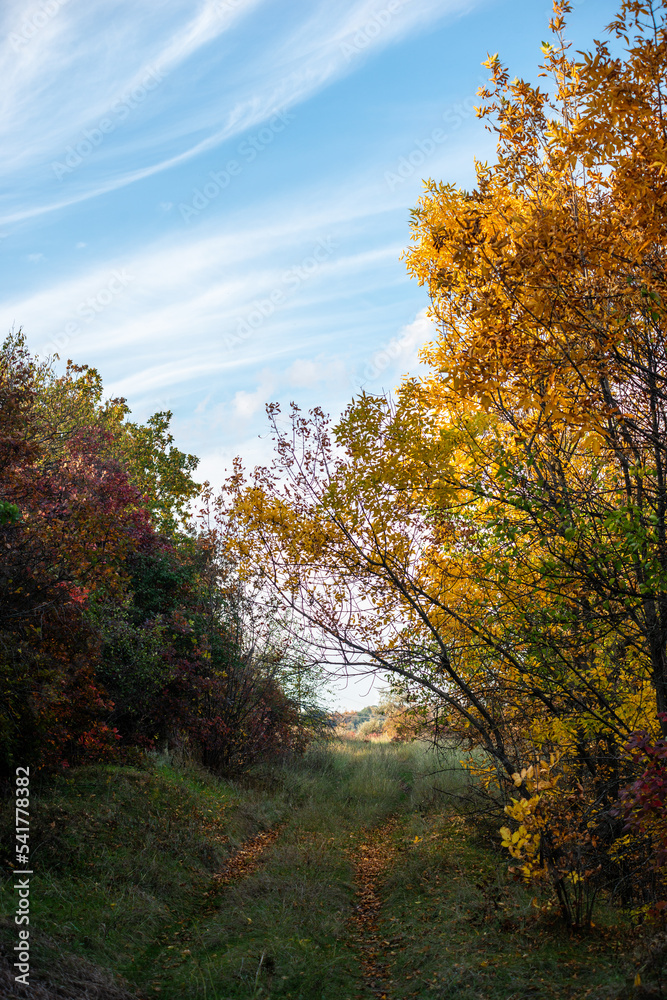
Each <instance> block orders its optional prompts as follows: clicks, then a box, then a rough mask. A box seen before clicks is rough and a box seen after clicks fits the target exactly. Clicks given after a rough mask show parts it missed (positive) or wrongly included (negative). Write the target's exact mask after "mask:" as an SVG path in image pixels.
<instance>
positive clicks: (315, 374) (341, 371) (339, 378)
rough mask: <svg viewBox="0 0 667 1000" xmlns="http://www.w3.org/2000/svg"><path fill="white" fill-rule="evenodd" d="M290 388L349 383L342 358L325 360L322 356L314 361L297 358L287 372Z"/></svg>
mask: <svg viewBox="0 0 667 1000" xmlns="http://www.w3.org/2000/svg"><path fill="white" fill-rule="evenodd" d="M286 376H287V382H288V384H289V385H290V386H294V387H296V388H303V387H308V386H314V385H317V384H318V383H319V382H328V383H329V384H330V385H332V384H342V383H346V382H348V381H349V375H348V372H347V369H346V367H345V364H344V362H343V361H342V360H341V359H340V358H331V357H329V358H325V357H322V356H321V355H320V356H319V357H318V358H315V359H314V360H309V359H306V358H297V359H296V361H295V362H294V363H293V364H291V365H290V367H289V368H288V369H287V372H286Z"/></svg>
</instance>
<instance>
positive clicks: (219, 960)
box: [0, 742, 628, 1000]
mask: <svg viewBox="0 0 667 1000" xmlns="http://www.w3.org/2000/svg"><path fill="white" fill-rule="evenodd" d="M436 768H437V762H436V761H435V760H434V759H433V758H431V757H430V756H429V754H428V753H427V752H426V751H424V750H423V749H420V748H419V747H417V746H414V745H412V746H407V745H400V744H399V745H397V744H365V743H355V742H343V743H341V744H339V745H336V746H333V747H329V748H316V747H314V748H312V749H311V750H310V751H309V752H308V754H306V756H305V757H304V758H303V759H301V760H297V761H292V762H291V763H286V764H283V765H281V766H276V767H273V768H271V769H265V770H264V771H262V772H257V773H256V774H255V775H254V778H253V780H252V781H251V782H249V783H247V784H245V785H236V784H230V783H225V782H221V781H218V780H217V779H214V778H212V777H211V776H208V775H206V774H205V773H201V772H198V771H196V770H194V769H191V768H190V769H188V768H179V767H175V766H174V765H173V764H171V763H170V762H168V761H167V760H154V761H153V762H152V763H150V764H148V765H147V766H146V768H145V769H129V768H104V767H94V768H86V769H81V770H79V771H76V772H74V773H72V774H71V775H69V776H66V777H62V778H59V779H58V780H57V781H56V782H55V783H53V784H52V785H51V786H50V787H48V788H44V789H42V790H41V791H40V790H39V789H36V791H37V794H36V796H35V799H34V802H33V805H32V834H31V843H32V846H33V861H34V868H35V872H36V875H35V877H34V878H33V881H32V897H31V904H32V916H31V931H32V937H33V940H34V943H35V945H36V948H35V953H34V956H33V962H32V972H33V976H34V979H35V981H38V980H41V981H43V982H44V983H48V982H51V983H57V982H61V983H70V984H72V983H73V982H75V981H79V980H80V981H82V982H84V981H86V977H88V979H89V980H92V979H94V978H95V977H97V980H98V986H97V987H95V988H96V989H97V992H96V993H88V994H85V993H83V992H79V993H76V992H72V993H71V994H70V995H72V996H81V997H83V996H96V997H99V998H100V1000H103V998H106V997H108V998H111V997H113V996H121V995H122V990H125V991H127V992H128V993H129V994H130V995H137V996H141V997H157V996H159V997H164V998H168V1000H182V998H186V997H187V998H197V1000H198V998H201V1000H250V998H258V997H268V996H271V997H285V998H288V997H289V998H294V1000H297V998H300V1000H320V998H321V1000H346V998H349V1000H352V998H370V997H372V996H374V995H378V994H377V993H374V992H373V991H372V989H371V985H370V982H369V978H368V974H367V969H368V966H369V965H370V966H371V967H372V966H373V963H375V965H376V966H377V968H378V969H382V970H384V973H383V974H384V975H385V979H384V982H386V984H387V985H386V989H387V995H388V996H389V997H390V998H393V997H395V998H397V1000H398V998H404V997H409V996H415V997H423V998H425V1000H436V998H437V1000H446V998H452V1000H453V998H454V997H456V998H457V1000H472V998H485V1000H493V998H498V1000H500V998H504V1000H510V997H511V998H513V1000H518V998H519V997H524V996H525V997H528V996H530V997H543V998H556V997H559V998H560V997H563V998H565V997H568V998H569V997H579V996H581V997H584V996H587V997H599V998H602V997H609V996H611V995H614V992H615V993H616V994H617V993H618V988H619V986H620V985H621V983H622V981H623V976H624V975H627V971H628V967H627V961H626V958H625V956H624V954H623V944H622V942H623V941H624V940H625V931H624V930H623V931H621V929H619V928H618V927H617V926H615V925H614V920H613V919H611V918H610V917H609V915H607V917H606V918H605V916H604V914H603V915H602V921H601V923H602V926H601V927H599V928H598V929H596V931H595V933H594V934H593V935H591V936H590V937H589V938H587V939H586V940H579V939H576V938H572V937H569V936H568V935H567V933H566V932H564V931H562V930H559V929H558V928H557V927H556V926H554V921H553V919H552V918H550V917H549V916H548V915H545V914H544V913H541V912H540V911H539V910H538V909H537V908H536V907H535V906H534V905H533V904H532V896H531V894H530V893H528V892H527V891H526V890H524V889H523V888H522V887H521V886H518V885H517V884H515V883H514V882H511V881H510V880H509V879H508V876H507V871H506V869H507V864H506V860H505V859H504V858H502V856H501V855H500V854H499V853H494V851H493V850H492V849H491V848H490V847H489V846H487V845H484V844H482V843H480V842H479V841H478V840H476V839H475V836H474V835H473V833H472V832H471V831H470V829H468V827H467V824H466V822H465V820H464V819H462V818H461V817H460V816H458V815H457V814H456V813H453V812H452V811H451V807H450V806H448V805H447V803H448V801H449V800H448V799H447V797H446V796H443V795H442V791H443V790H445V791H446V790H453V789H454V788H455V787H456V786H457V784H460V782H461V780H462V779H461V775H460V773H458V774H457V772H456V770H455V769H454V770H452V771H448V772H445V773H443V774H435V775H434V774H432V773H431V772H433V771H434V770H436ZM390 818H391V822H390V823H388V822H387V821H388V820H390ZM383 824H384V825H386V831H387V832H386V837H385V839H386V840H387V845H386V850H387V851H388V852H389V853H388V854H387V858H390V859H391V861H390V863H387V864H386V866H385V869H384V870H382V871H379V872H378V874H377V877H375V876H374V878H375V884H376V889H377V898H378V900H379V903H378V905H379V910H378V915H377V934H375V932H374V933H373V936H372V937H371V938H370V939H369V940H368V941H364V940H362V939H360V938H359V935H355V933H353V930H352V928H351V923H350V918H351V916H352V915H353V914H354V913H355V912H357V910H355V907H357V908H358V907H361V908H362V909H363V905H364V903H363V897H362V896H360V895H359V892H360V890H359V881H358V880H359V872H358V869H357V867H355V864H356V861H357V859H358V858H359V857H360V852H363V850H364V849H365V848H366V846H367V844H366V842H367V841H368V838H369V831H373V830H376V831H379V834H382V830H383ZM8 825H9V824H8V820H7V816H6V815H4V816H3V826H4V829H5V831H6V835H3V843H4V844H8V843H10V839H9V829H8ZM262 831H273V833H272V836H271V837H269V838H264V839H262V838H261V837H260V838H259V839H258V840H254V838H256V837H257V835H258V834H261V833H262ZM382 836H385V835H384V834H382ZM376 839H377V837H376ZM243 844H246V845H249V846H248V848H247V850H246V851H245V853H242V854H240V855H236V854H235V852H236V851H237V850H238V848H240V847H241V845H243ZM235 856H236V858H237V860H236V863H235V865H234V864H233V865H232V868H231V869H228V867H227V866H228V862H229V859H230V858H234V857H235ZM6 860H9V859H6ZM225 872H227V873H228V874H227V875H225ZM216 876H222V877H216ZM0 898H1V901H2V914H3V922H2V927H1V938H0V940H1V942H2V946H3V951H4V953H5V955H7V954H8V952H9V951H10V950H11V947H12V946H13V944H14V943H15V928H14V927H13V925H12V924H11V922H10V915H11V913H12V912H13V910H14V899H13V893H12V888H11V882H10V881H8V880H6V881H5V882H4V883H3V888H2V896H1V897H0ZM360 900H361V902H360ZM364 970H366V972H364ZM114 991H116V992H114ZM17 995H22V994H17ZM45 995H47V994H45ZM51 995H53V996H56V995H58V994H57V993H55V992H54V993H52V994H51ZM60 995H65V994H60Z"/></svg>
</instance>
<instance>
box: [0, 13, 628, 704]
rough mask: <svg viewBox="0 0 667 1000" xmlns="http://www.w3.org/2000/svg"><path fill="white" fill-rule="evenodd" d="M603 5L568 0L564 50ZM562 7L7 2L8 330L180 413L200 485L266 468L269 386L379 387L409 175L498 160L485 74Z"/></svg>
mask: <svg viewBox="0 0 667 1000" xmlns="http://www.w3.org/2000/svg"><path fill="white" fill-rule="evenodd" d="M615 8H616V4H615V3H611V2H609V0H583V2H581V3H577V4H576V5H575V9H574V11H573V14H572V15H571V18H570V30H569V35H570V37H571V38H572V39H573V41H574V42H575V46H576V47H577V48H581V47H588V46H589V45H590V42H591V40H592V38H593V37H601V36H602V34H603V28H604V26H605V25H606V24H607V23H608V22H609V21H610V20H611V18H612V16H613V14H614V11H615ZM550 12H551V4H550V2H545V0H478V2H474V0H335V2H328V3H325V2H321V0H289V2H286V0H282V2H277V0H39V2H38V3H35V4H30V3H26V2H25V0H4V3H3V5H2V11H1V12H0V19H1V23H2V42H1V43H0V45H1V47H0V70H1V75H2V80H3V89H2V95H1V96H0V101H2V104H3V105H4V108H3V111H4V113H3V115H2V117H1V119H0V120H1V121H2V128H3V131H4V134H3V136H2V144H3V152H4V155H3V157H2V166H1V168H0V169H1V170H2V177H1V178H0V252H1V253H2V254H3V256H4V262H3V269H2V295H1V299H0V301H1V303H2V323H3V326H4V328H5V329H6V330H8V329H11V328H12V327H16V328H17V327H19V326H21V327H23V329H24V331H25V333H26V335H27V337H28V343H29V345H30V347H31V349H32V350H33V351H35V352H37V353H39V354H40V355H48V354H53V353H54V352H56V351H57V352H58V354H59V355H60V357H61V359H62V360H63V361H64V360H65V359H66V358H68V357H71V358H73V359H74V360H75V361H76V362H78V363H87V364H90V365H93V366H94V367H96V368H98V369H99V370H100V372H101V374H102V376H103V379H104V383H105V385H106V386H107V389H108V392H109V394H110V395H122V396H125V397H126V398H127V399H128V402H129V405H130V406H131V408H132V411H133V413H134V416H135V417H136V418H137V419H145V418H146V417H148V416H149V415H150V414H151V413H153V412H155V411H156V410H163V409H171V410H172V411H173V413H174V422H173V427H174V434H175V437H176V440H177V443H178V445H179V447H181V448H182V449H184V450H186V451H189V452H193V453H194V454H196V455H198V456H199V457H200V459H201V466H200V474H201V477H202V478H208V479H210V480H211V481H212V482H214V483H219V482H221V480H222V478H223V476H224V470H225V468H227V467H229V465H230V464H231V460H232V458H233V457H234V455H236V454H240V455H241V456H242V457H243V458H244V459H245V461H246V463H247V464H249V465H253V464H255V463H256V462H258V461H264V460H266V459H268V458H269V455H270V451H269V449H270V443H269V441H268V440H267V438H266V434H265V430H266V424H265V416H264V404H265V403H266V402H267V401H269V400H278V401H280V402H281V403H282V404H284V406H287V405H288V404H289V402H290V400H295V401H297V402H298V403H299V405H301V406H302V407H303V408H308V407H310V406H313V405H320V406H322V407H323V408H324V409H325V410H326V411H327V412H330V413H332V414H336V413H339V412H340V411H341V410H342V409H343V407H344V406H345V404H346V402H347V401H348V400H349V399H350V398H351V396H352V395H353V394H354V393H355V392H358V391H359V389H360V388H361V387H364V388H366V389H368V390H370V391H380V390H382V389H388V388H392V387H393V386H394V385H396V383H397V382H398V381H399V379H400V377H401V375H403V374H404V373H405V372H407V371H409V370H414V368H415V365H416V363H417V351H418V349H419V346H420V345H421V344H422V343H423V342H424V340H425V339H427V338H428V337H429V335H430V328H429V323H428V321H427V320H426V318H425V315H424V310H425V307H426V305H427V300H426V294H425V292H424V289H423V288H420V287H419V286H418V285H417V284H416V283H415V282H413V281H410V280H409V279H408V277H407V274H406V271H405V266H404V264H403V263H402V262H401V260H400V255H401V251H402V249H403V248H404V247H405V245H406V244H407V242H408V233H409V230H408V219H409V210H410V208H411V207H412V206H413V205H414V204H415V202H416V200H417V198H418V197H419V194H420V192H421V189H422V184H421V181H422V177H427V176H432V177H434V178H436V179H443V180H446V181H453V182H456V183H460V184H462V185H464V186H465V185H466V184H470V183H471V182H472V179H473V157H475V156H476V157H478V158H479V159H490V158H492V157H493V153H494V141H493V137H492V136H491V135H490V134H489V133H488V132H486V131H485V129H484V125H483V123H482V122H480V121H478V120H477V119H476V118H475V116H474V112H473V111H472V108H473V105H474V104H476V103H479V102H478V100H477V98H476V96H475V94H476V90H477V88H478V87H479V85H480V84H481V83H483V82H484V80H485V79H486V75H487V74H486V71H485V70H483V69H482V67H481V65H480V64H481V62H482V61H483V60H484V59H485V57H486V53H487V52H496V51H497V52H499V53H500V56H501V58H502V60H503V61H504V62H506V63H508V64H509V66H510V69H511V72H512V74H513V75H518V76H524V77H527V78H530V79H535V78H536V74H537V63H538V61H539V58H540V49H539V46H540V42H541V40H542V39H545V38H546V37H547V25H548V20H549V16H550ZM366 686H367V685H366ZM346 698H347V700H348V701H349V702H350V704H352V703H357V701H358V697H357V695H356V694H355V695H354V697H353V696H352V695H351V694H350V697H347V696H346ZM361 700H362V701H365V702H370V701H373V695H372V694H371V696H370V697H369V698H362V699H361Z"/></svg>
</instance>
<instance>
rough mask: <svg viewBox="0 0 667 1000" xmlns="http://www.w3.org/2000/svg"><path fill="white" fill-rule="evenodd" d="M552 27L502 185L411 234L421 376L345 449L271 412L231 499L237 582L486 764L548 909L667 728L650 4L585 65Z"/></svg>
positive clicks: (658, 221) (661, 125)
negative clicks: (637, 747)
mask: <svg viewBox="0 0 667 1000" xmlns="http://www.w3.org/2000/svg"><path fill="white" fill-rule="evenodd" d="M569 10H570V5H569V4H568V3H556V4H555V5H554V18H553V21H552V24H551V28H552V42H551V43H550V44H545V45H544V47H543V53H544V60H545V62H544V66H543V74H542V75H543V76H544V77H545V78H546V81H547V82H546V84H545V86H544V87H541V86H535V85H533V84H531V83H529V82H527V81H524V80H517V79H514V80H512V79H511V78H510V75H509V73H508V71H507V70H506V69H505V67H504V66H503V65H502V63H501V62H500V60H499V58H498V57H497V56H492V57H490V58H489V59H488V61H487V63H486V65H487V66H488V68H489V69H490V70H491V73H492V79H491V83H490V85H489V86H488V87H486V88H484V89H483V91H482V92H481V97H482V107H481V109H480V115H481V116H482V117H483V118H486V119H487V121H488V122H489V124H490V127H491V128H493V129H494V130H495V132H496V133H497V136H498V156H497V160H496V162H495V163H493V164H491V165H488V164H482V163H478V164H477V165H476V171H477V184H476V187H475V188H474V190H472V191H464V190H459V189H457V188H456V187H455V186H454V185H451V184H442V183H436V182H434V181H429V182H428V183H427V185H426V193H425V195H424V197H423V198H422V199H421V201H420V203H419V205H418V206H417V208H416V210H415V213H414V219H413V231H412V245H411V247H410V249H409V251H408V253H407V261H408V267H409V270H410V272H411V273H412V274H413V275H414V276H415V277H417V278H418V280H419V281H421V282H423V283H424V284H426V285H427V287H428V290H429V294H430V297H431V302H432V307H431V314H432V317H433V319H434V320H435V323H436V331H437V336H436V337H435V339H434V341H433V343H432V344H431V345H429V346H428V347H427V348H426V350H425V351H424V353H423V359H424V361H425V362H426V363H427V364H428V367H429V372H428V374H427V375H426V376H425V377H423V378H421V379H419V380H416V379H412V380H409V379H408V380H406V381H405V382H404V383H403V385H402V386H401V387H400V389H399V390H398V392H397V394H396V397H395V400H391V399H382V398H380V399H378V398H372V397H368V396H362V397H360V398H359V399H357V400H355V401H354V402H353V403H352V404H351V405H350V407H349V408H348V410H347V412H346V413H345V415H344V417H343V418H342V420H341V421H339V423H338V424H337V426H336V427H332V426H331V425H330V423H329V422H328V421H327V420H326V419H325V418H324V415H323V414H321V413H320V412H318V411H314V412H313V413H312V414H311V415H309V416H308V417H304V416H303V415H302V414H300V413H299V412H298V411H296V412H295V413H294V414H293V419H292V423H291V425H288V426H287V428H285V427H284V425H281V424H280V423H279V414H278V412H277V410H276V409H275V408H273V409H271V410H270V415H271V418H272V420H273V426H274V432H275V437H276V446H277V457H276V460H275V462H274V465H273V467H272V468H271V469H265V470H258V471H257V472H256V474H255V477H254V480H251V481H249V482H246V481H245V480H244V477H243V474H242V472H241V470H240V468H239V469H237V471H236V475H235V476H234V477H233V478H232V479H231V480H230V483H229V485H228V494H227V495H228V496H230V497H231V498H232V503H231V511H232V513H233V515H234V517H235V518H236V523H237V525H238V529H239V534H240V537H241V542H240V551H241V552H245V553H247V554H248V566H249V571H251V569H252V564H253V563H254V564H255V565H259V567H260V572H261V574H262V575H263V578H264V579H265V580H270V581H271V582H272V583H273V585H274V587H275V588H276V589H277V591H278V592H280V593H282V594H283V596H284V599H285V601H286V603H288V604H289V606H290V607H291V608H293V609H296V610H297V611H298V613H299V614H300V615H301V617H302V619H303V620H305V622H307V628H308V629H309V634H310V635H311V636H312V638H313V641H314V643H315V644H316V645H318V646H319V648H320V652H321V654H322V655H328V656H329V658H330V660H332V661H336V662H337V663H338V664H339V665H341V666H342V667H343V668H345V669H351V668H354V667H355V666H356V667H358V666H360V665H364V666H366V667H367V668H372V667H375V668H381V669H384V670H386V671H388V672H389V673H391V674H393V675H394V676H395V677H398V678H399V679H400V681H401V683H402V684H403V685H404V689H405V691H406V692H407V693H408V694H410V695H412V696H413V697H416V698H420V697H421V699H422V700H423V701H424V702H425V703H429V702H430V704H431V707H432V708H436V707H437V708H438V710H439V711H441V712H443V713H444V716H445V721H446V724H447V727H448V729H449V731H450V732H458V733H459V734H460V736H461V738H462V739H466V738H467V739H468V740H469V742H470V744H472V745H478V746H480V747H482V748H483V749H484V750H485V751H486V753H487V754H488V759H489V760H490V761H491V762H494V767H493V768H492V769H491V771H494V772H495V775H496V777H498V778H500V781H501V784H502V783H503V782H504V783H505V784H506V786H507V787H508V788H509V789H510V794H513V795H514V796H516V804H515V806H512V807H511V808H512V809H514V810H515V813H516V815H515V819H516V820H517V823H523V821H524V820H525V823H523V826H522V828H523V829H525V830H526V833H527V835H528V840H530V838H531V837H532V838H533V839H532V845H533V848H532V849H533V850H534V852H535V851H536V852H537V853H536V854H534V856H536V857H539V858H540V864H541V863H542V861H543V860H544V858H545V856H546V855H548V854H550V858H551V861H550V863H551V865H552V868H551V870H552V873H553V878H554V880H555V882H556V884H557V886H559V888H560V889H561V890H562V891H563V892H564V893H566V895H567V892H568V891H569V890H568V885H569V886H570V888H571V887H572V886H573V885H574V884H576V879H581V878H582V877H583V876H582V875H581V872H583V874H584V875H586V874H587V873H588V872H589V871H590V870H593V869H594V868H595V863H593V865H592V868H591V865H590V864H589V861H590V858H591V857H593V855H594V854H595V850H596V845H597V844H599V843H600V841H602V840H604V839H605V838H606V839H607V840H609V839H613V837H614V836H615V830H616V829H617V827H615V826H614V823H613V821H612V817H611V812H610V808H611V806H612V803H613V802H614V801H615V798H616V796H617V795H618V791H619V787H620V784H621V783H622V782H623V781H624V780H626V778H627V767H628V757H627V754H625V752H624V750H623V746H624V744H625V743H626V741H627V740H628V739H629V738H630V735H631V734H632V733H633V732H634V731H636V730H638V729H645V730H646V731H647V732H652V733H654V734H655V733H656V730H659V728H660V720H664V718H665V716H664V714H663V713H664V710H665V707H667V547H666V546H667V539H666V532H667V495H666V492H665V491H666V484H665V469H666V461H667V444H666V442H667V435H666V431H667V427H666V420H667V412H666V409H665V404H666V400H667V396H666V391H667V384H666V379H667V353H666V345H665V321H666V314H665V303H667V284H666V283H667V273H666V271H665V253H666V251H665V245H666V236H667V233H666V231H665V211H666V207H667V187H666V181H665V163H667V134H666V132H665V122H664V92H665V83H666V74H667V30H666V29H667V4H665V3H664V2H647V3H641V2H625V3H623V4H622V5H621V8H620V12H619V15H618V17H617V18H616V19H615V20H614V21H613V22H612V24H611V25H610V32H611V36H612V42H610V43H607V42H598V43H596V44H595V47H594V50H593V51H592V52H591V53H590V54H584V55H582V56H580V57H578V58H576V59H575V58H572V57H571V55H570V54H569V46H568V44H567V43H566V42H565V40H564V37H563V32H564V27H565V24H564V18H565V16H566V15H567V13H568V12H569ZM222 507H223V509H225V510H227V507H226V506H225V503H224V502H223V504H222ZM664 725H665V723H664V721H662V726H663V727H664ZM624 769H625V770H624ZM491 771H490V772H489V780H491V778H492V777H493V775H492V773H491ZM576 781H578V782H579V784H580V785H581V787H582V788H583V787H584V786H583V785H582V784H581V783H582V782H585V790H584V792H582V794H581V796H580V797H579V798H578V799H577V798H576V796H575V797H574V798H573V797H572V796H571V795H570V794H569V792H568V791H567V788H566V787H565V786H566V785H567V786H568V787H569V788H572V787H574V784H576ZM559 783H560V784H559ZM568 783H569V784H568ZM573 783H574V784H573ZM558 787H559V788H561V789H563V795H560V793H559V792H557V791H556V789H557V788H558ZM568 796H569V797H568ZM575 799H576V801H575ZM548 801H549V802H551V809H552V812H551V820H553V822H551V821H550V820H549V819H548V816H547V817H546V818H545V815H546V814H545V810H546V805H547V802H548ZM531 803H532V805H531ZM531 810H532V812H531ZM559 810H560V812H559ZM540 811H541V818H540ZM547 811H548V810H547ZM556 814H558V815H559V816H560V819H558V820H557V821H556V820H555V819H554V817H556ZM549 822H551V829H550V828H549ZM531 823H532V824H533V826H532V833H531V830H530V829H529V827H530V824H531ZM526 824H528V825H526ZM559 824H560V828H561V831H562V830H565V829H566V828H568V829H569V830H572V829H575V830H579V831H581V837H579V839H578V840H577V842H576V843H570V841H568V839H567V836H566V835H565V834H563V836H560V834H559V832H558V825H559ZM587 830H588V831H591V830H592V831H593V833H586V831H587ZM549 838H550V841H549ZM586 838H588V840H586ZM524 839H525V838H524ZM528 840H526V841H525V843H526V844H527V843H528ZM514 843H515V846H516V843H517V842H516V841H515V842H514ZM517 850H518V849H517ZM526 850H528V848H527V847H526ZM519 853H521V852H520V851H519ZM524 853H525V851H524ZM575 855H576V856H577V857H578V858H579V861H577V864H580V869H581V872H579V873H578V872H577V871H574V873H573V874H571V876H570V874H568V870H567V865H568V864H570V861H569V860H567V859H568V858H569V859H572V858H574V857H575ZM564 858H565V859H566V861H563V859H564ZM587 859H588V860H587ZM572 863H574V862H572ZM528 867H530V864H529V865H528ZM568 878H570V882H569V883H567V879H568ZM571 902H572V896H570V897H568V898H566V899H565V901H564V910H565V911H567V910H568V906H569V905H570V903H571ZM587 906H588V904H587V902H586V901H585V900H579V902H577V903H576V913H574V911H569V912H570V919H571V920H573V921H574V922H577V921H578V920H580V919H583V920H584V921H585V919H587V917H586V913H587V912H588V911H587ZM573 913H574V915H572V914H573ZM582 914H583V916H582Z"/></svg>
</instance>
